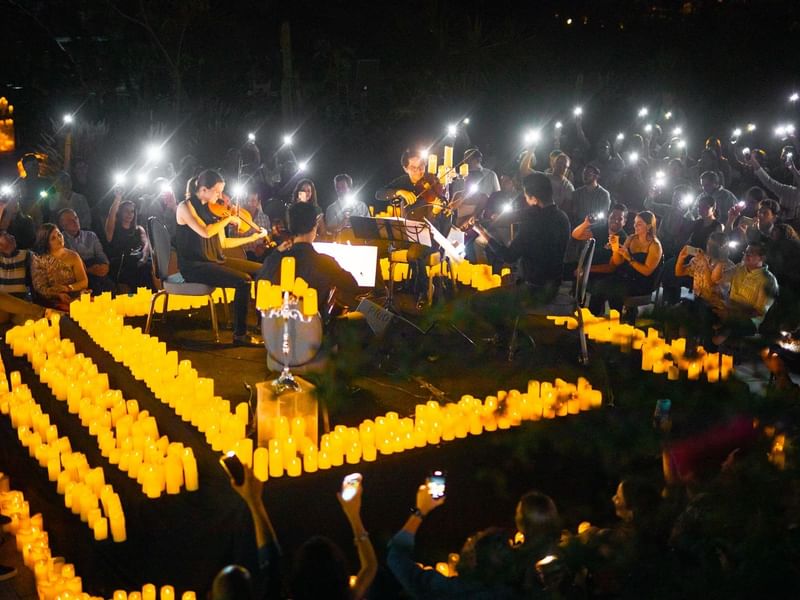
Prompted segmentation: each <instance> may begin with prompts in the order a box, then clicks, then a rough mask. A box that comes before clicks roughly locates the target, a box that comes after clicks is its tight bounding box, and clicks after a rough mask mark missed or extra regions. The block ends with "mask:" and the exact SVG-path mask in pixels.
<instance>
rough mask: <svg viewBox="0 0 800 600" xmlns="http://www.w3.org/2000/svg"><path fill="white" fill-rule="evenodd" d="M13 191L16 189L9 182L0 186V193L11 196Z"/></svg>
mask: <svg viewBox="0 0 800 600" xmlns="http://www.w3.org/2000/svg"><path fill="white" fill-rule="evenodd" d="M12 191H14V189H13V188H12V187H11V186H10V185H8V184H5V185H4V186H3V187H0V194H3V196H10V195H11V192H12Z"/></svg>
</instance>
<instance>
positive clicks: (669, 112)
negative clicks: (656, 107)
mask: <svg viewBox="0 0 800 600" xmlns="http://www.w3.org/2000/svg"><path fill="white" fill-rule="evenodd" d="M664 118H665V119H666V120H667V121H669V120H670V119H671V118H672V111H671V110H670V111H667V113H666V114H665V115H664Z"/></svg>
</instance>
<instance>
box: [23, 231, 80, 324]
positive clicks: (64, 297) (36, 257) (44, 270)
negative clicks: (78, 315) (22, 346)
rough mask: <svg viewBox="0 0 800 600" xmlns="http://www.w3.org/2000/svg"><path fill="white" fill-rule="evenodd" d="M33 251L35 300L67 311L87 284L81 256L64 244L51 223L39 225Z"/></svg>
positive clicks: (32, 276)
mask: <svg viewBox="0 0 800 600" xmlns="http://www.w3.org/2000/svg"><path fill="white" fill-rule="evenodd" d="M33 252H34V254H33V257H32V259H31V279H32V282H33V294H34V299H35V300H36V301H37V302H38V303H39V304H43V305H44V306H49V307H51V308H57V309H58V310H64V311H66V310H69V303H70V302H72V301H73V300H74V299H75V298H77V297H78V295H80V292H81V291H83V290H85V289H86V287H87V286H88V285H89V277H88V276H87V275H86V269H85V268H84V267H83V261H82V260H81V257H80V256H79V255H78V253H77V252H73V251H72V250H69V249H68V248H66V247H65V246H64V236H63V235H61V231H59V229H58V227H57V226H56V225H54V224H53V223H44V224H42V225H41V226H40V227H39V230H38V231H37V232H36V243H35V244H34V246H33Z"/></svg>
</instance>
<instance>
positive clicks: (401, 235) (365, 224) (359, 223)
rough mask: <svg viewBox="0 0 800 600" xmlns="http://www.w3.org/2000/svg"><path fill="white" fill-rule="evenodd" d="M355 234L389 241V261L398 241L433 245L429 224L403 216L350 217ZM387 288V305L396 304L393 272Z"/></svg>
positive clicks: (388, 306) (361, 237)
mask: <svg viewBox="0 0 800 600" xmlns="http://www.w3.org/2000/svg"><path fill="white" fill-rule="evenodd" d="M350 225H352V227H353V234H354V235H355V236H356V237H357V238H359V239H364V240H370V241H377V240H385V241H388V242H389V248H388V250H389V261H390V262H391V260H392V252H394V250H395V243H397V242H411V243H414V244H421V245H423V246H428V247H430V246H432V245H433V242H432V241H431V232H430V229H429V227H428V225H427V224H425V223H423V222H420V221H412V220H409V219H402V218H385V217H350ZM387 284H388V285H387V289H386V305H385V306H386V307H387V308H393V306H394V286H393V285H392V284H393V281H391V273H390V277H389V281H388V282H387Z"/></svg>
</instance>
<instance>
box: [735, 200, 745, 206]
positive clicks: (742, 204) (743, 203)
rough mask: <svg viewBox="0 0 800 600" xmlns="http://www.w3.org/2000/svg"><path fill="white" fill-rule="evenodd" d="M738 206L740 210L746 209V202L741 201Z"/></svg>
mask: <svg viewBox="0 0 800 600" xmlns="http://www.w3.org/2000/svg"><path fill="white" fill-rule="evenodd" d="M736 206H738V207H739V208H744V207H745V202H744V200H739V201H738V202H737V203H736Z"/></svg>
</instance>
